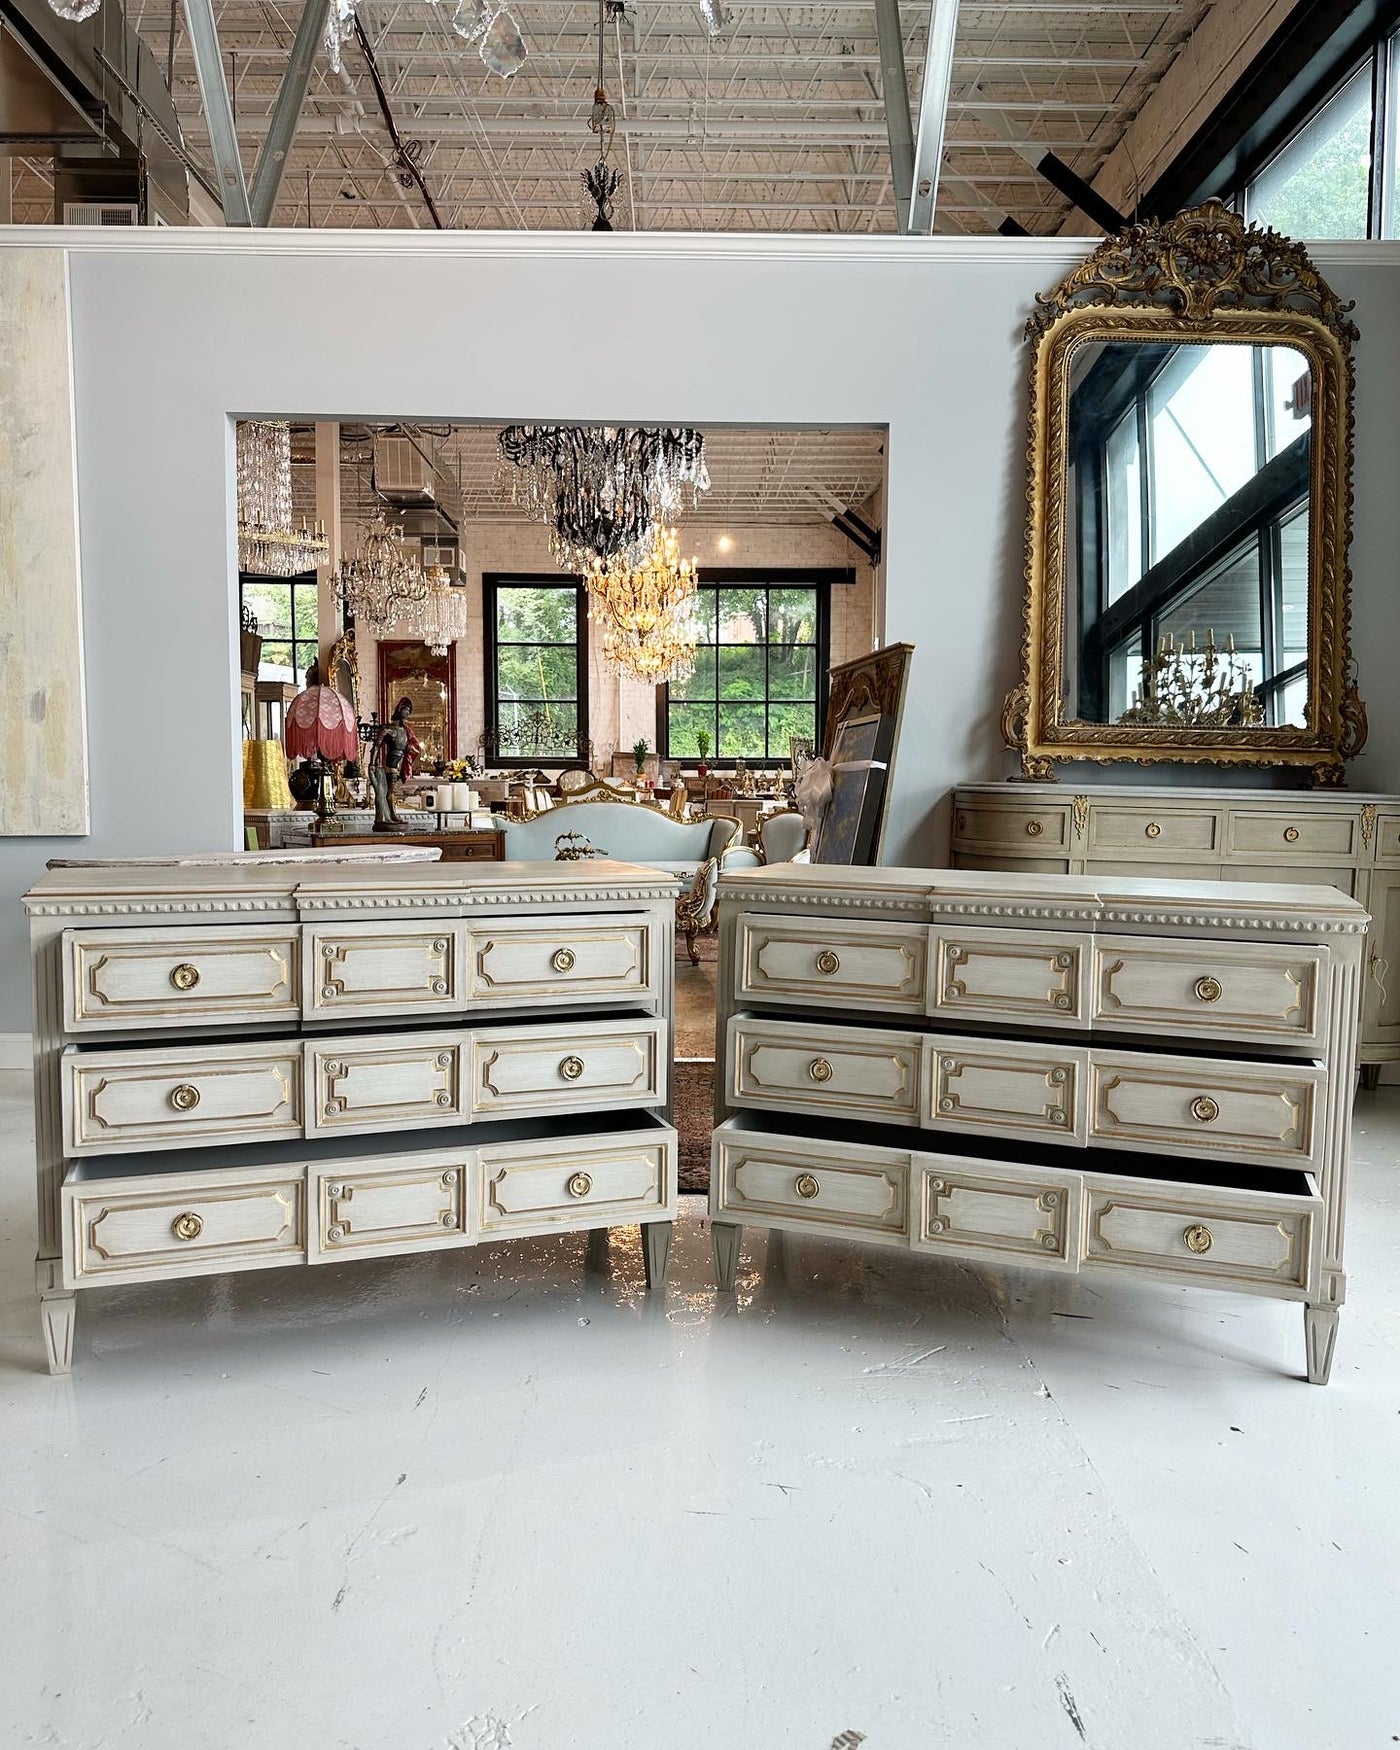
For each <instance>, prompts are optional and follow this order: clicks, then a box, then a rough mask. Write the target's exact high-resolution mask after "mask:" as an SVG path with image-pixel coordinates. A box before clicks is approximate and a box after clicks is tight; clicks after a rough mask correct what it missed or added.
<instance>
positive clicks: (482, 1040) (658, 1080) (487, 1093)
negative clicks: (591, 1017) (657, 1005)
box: [471, 1021, 667, 1117]
mask: <svg viewBox="0 0 1400 1750" xmlns="http://www.w3.org/2000/svg"><path fill="white" fill-rule="evenodd" d="M665 1052H666V1029H665V1027H664V1025H663V1023H662V1022H660V1021H587V1022H583V1023H577V1022H573V1023H571V1022H568V1021H556V1022H554V1023H553V1024H552V1025H550V1026H536V1027H491V1028H486V1027H483V1028H481V1029H479V1030H478V1031H477V1032H475V1033H474V1034H473V1035H472V1069H471V1077H472V1092H471V1109H472V1111H473V1113H475V1114H477V1115H479V1116H481V1117H505V1116H506V1115H507V1114H509V1113H521V1114H523V1113H540V1114H546V1115H547V1114H550V1113H553V1112H558V1111H562V1110H568V1111H588V1110H590V1109H595V1110H596V1109H597V1108H599V1107H609V1106H615V1107H618V1108H625V1107H631V1106H654V1105H656V1104H657V1103H658V1101H661V1100H664V1099H665V1097H666V1072H667V1064H666V1061H665Z"/></svg>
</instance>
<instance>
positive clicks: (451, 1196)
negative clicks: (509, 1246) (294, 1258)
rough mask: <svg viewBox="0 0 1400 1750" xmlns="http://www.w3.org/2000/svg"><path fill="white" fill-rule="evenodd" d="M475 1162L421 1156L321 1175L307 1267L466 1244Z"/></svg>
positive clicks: (323, 1170)
mask: <svg viewBox="0 0 1400 1750" xmlns="http://www.w3.org/2000/svg"><path fill="white" fill-rule="evenodd" d="M471 1175H472V1158H471V1155H470V1153H467V1154H461V1153H457V1154H449V1153H448V1152H446V1151H439V1152H437V1153H427V1154H424V1153H421V1152H420V1153H418V1154H412V1155H403V1156H392V1155H391V1156H385V1157H383V1158H381V1159H378V1160H375V1161H374V1162H373V1163H367V1162H365V1161H364V1160H356V1161H353V1162H346V1163H344V1166H343V1167H337V1166H335V1165H331V1166H325V1167H318V1168H316V1169H314V1170H313V1171H312V1173H311V1175H310V1183H309V1200H310V1206H311V1232H310V1235H309V1238H308V1244H307V1261H308V1262H309V1263H312V1264H327V1263H331V1262H333V1261H334V1260H335V1259H337V1258H380V1257H390V1256H396V1255H398V1254H399V1253H402V1252H416V1251H437V1250H440V1249H441V1248H442V1247H444V1246H462V1245H466V1244H468V1243H469V1242H470V1240H471V1238H472V1233H471V1225H470V1224H471V1207H472V1198H471Z"/></svg>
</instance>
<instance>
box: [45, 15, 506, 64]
mask: <svg viewBox="0 0 1400 1750" xmlns="http://www.w3.org/2000/svg"><path fill="white" fill-rule="evenodd" d="M59 4H65V5H67V4H78V5H85V6H92V7H93V9H94V10H95V9H96V7H97V6H98V5H99V4H100V0H49V5H50V6H53V7H54V8H55V10H56V9H57V7H58V5H59ZM427 4H428V5H430V6H436V5H437V4H438V0H427ZM358 5H359V0H331V7H330V13H329V15H328V16H327V18H326V35H325V44H326V57H327V59H328V60H329V61H330V66H331V71H332V72H333V73H339V72H340V62H341V55H340V51H341V48H342V47H343V45H344V44H345V43H347V42H349V40H350V38H351V37H352V36H353V35H354V34H355V13H356V10H357V8H358ZM445 9H446V8H444V10H445ZM451 21H452V28H453V30H455V31H456V32H457V35H458V36H459V37H461V38H462V39H463V41H464V42H469V43H475V44H476V52H477V54H478V55H480V57H481V64H482V66H483V67H485V68H486V70H487V71H488V72H489V73H495V74H497V75H498V76H499V77H500V78H502V79H509V78H510V76H511V74H512V73H518V72H519V71H520V69H521V68H522V67H523V66H524V65H525V56H526V54H527V52H528V51H527V50H526V47H525V38H524V36H523V35H522V34H521V30H520V26H519V25H518V24H517V23H516V21H515V15H514V13H513V12H512V11H511V10H510V8H509V6H506V5H503V4H502V3H501V0H457V5H456V8H455V10H453V12H452V14H451Z"/></svg>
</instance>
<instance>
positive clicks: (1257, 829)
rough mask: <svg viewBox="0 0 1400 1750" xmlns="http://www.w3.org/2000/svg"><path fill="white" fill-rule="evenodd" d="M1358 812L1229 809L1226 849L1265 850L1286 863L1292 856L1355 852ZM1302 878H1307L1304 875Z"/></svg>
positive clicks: (1241, 851) (1243, 852) (1241, 852)
mask: <svg viewBox="0 0 1400 1750" xmlns="http://www.w3.org/2000/svg"><path fill="white" fill-rule="evenodd" d="M1357 826H1358V816H1357V815H1356V814H1354V813H1336V814H1331V813H1324V812H1323V811H1322V810H1321V809H1317V808H1306V807H1305V808H1293V809H1288V808H1280V809H1269V810H1267V811H1265V810H1263V809H1258V810H1253V809H1251V810H1248V811H1246V810H1245V809H1242V808H1235V809H1231V811H1230V843H1229V849H1230V850H1231V851H1232V852H1233V853H1234V854H1235V855H1236V856H1255V855H1258V854H1260V853H1265V854H1267V855H1268V856H1270V857H1276V858H1278V860H1279V862H1280V863H1283V864H1287V863H1288V862H1290V861H1291V860H1292V859H1293V858H1295V857H1297V858H1303V857H1308V858H1313V857H1320V858H1331V857H1342V858H1345V857H1351V856H1354V855H1355V854H1356V848H1357V836H1358V835H1357ZM1306 879H1309V880H1310V879H1311V877H1307V878H1306Z"/></svg>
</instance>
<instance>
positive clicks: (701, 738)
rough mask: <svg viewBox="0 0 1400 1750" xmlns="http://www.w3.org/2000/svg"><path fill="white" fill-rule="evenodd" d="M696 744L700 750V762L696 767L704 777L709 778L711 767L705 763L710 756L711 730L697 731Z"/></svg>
mask: <svg viewBox="0 0 1400 1750" xmlns="http://www.w3.org/2000/svg"><path fill="white" fill-rule="evenodd" d="M695 745H696V747H697V748H699V750H700V764H699V765H698V766H697V767H696V768H695V769H696V771H697V772H699V774H700V776H701V777H702V778H708V777H709V775H710V768H709V767H708V766H707V765H706V764H705V761H706V760H707V759H709V757H710V732H709V730H708V729H697V730H696V731H695Z"/></svg>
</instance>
